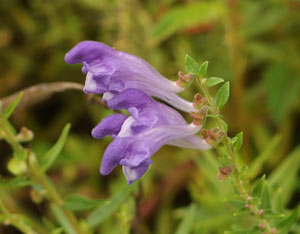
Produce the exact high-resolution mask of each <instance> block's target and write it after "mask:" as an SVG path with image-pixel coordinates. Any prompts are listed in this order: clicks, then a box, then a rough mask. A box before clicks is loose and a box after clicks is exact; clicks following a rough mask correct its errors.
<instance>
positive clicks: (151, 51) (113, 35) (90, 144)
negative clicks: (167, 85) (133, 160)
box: [0, 0, 300, 234]
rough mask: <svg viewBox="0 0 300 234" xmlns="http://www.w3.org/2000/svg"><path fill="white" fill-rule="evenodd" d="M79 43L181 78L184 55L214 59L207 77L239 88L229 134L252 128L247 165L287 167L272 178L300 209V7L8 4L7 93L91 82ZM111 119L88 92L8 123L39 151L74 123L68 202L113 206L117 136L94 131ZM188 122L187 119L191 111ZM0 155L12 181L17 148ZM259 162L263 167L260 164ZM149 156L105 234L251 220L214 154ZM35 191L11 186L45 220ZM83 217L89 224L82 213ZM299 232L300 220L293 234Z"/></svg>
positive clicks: (103, 1) (278, 0) (291, 2)
mask: <svg viewBox="0 0 300 234" xmlns="http://www.w3.org/2000/svg"><path fill="white" fill-rule="evenodd" d="M82 40H96V41H101V42H104V43H107V44H108V45H110V46H112V47H115V48H116V49H118V50H122V51H126V52H128V53H132V54H135V55H138V56H140V57H142V58H144V59H145V60H147V61H148V62H149V63H151V64H152V65H153V66H154V67H155V68H156V69H157V70H158V71H159V72H160V73H161V74H163V75H164V76H165V77H167V78H169V79H173V80H176V79H177V72H178V71H179V70H181V71H184V56H185V55H186V54H190V55H191V56H192V57H193V58H195V59H196V60H197V61H198V62H199V63H201V62H204V61H205V60H208V61H209V62H210V63H209V68H208V76H217V77H222V78H224V79H225V80H229V81H230V82H231V98H230V101H229V104H228V105H227V106H226V107H225V108H224V111H223V114H224V118H225V120H226V121H227V123H228V126H229V135H230V136H234V135H235V134H236V133H238V132H240V131H243V132H244V145H243V149H242V152H241V155H240V156H241V157H240V158H241V159H242V160H243V161H245V162H247V163H248V164H249V165H254V166H252V167H255V168H254V169H253V168H252V172H251V173H253V176H252V178H253V179H254V178H255V177H256V176H257V175H262V174H266V175H267V178H272V176H273V178H274V177H275V175H274V172H275V171H276V169H278V168H282V165H288V166H289V167H287V166H286V168H287V169H285V171H284V170H283V169H282V170H283V171H284V173H282V174H281V178H280V183H279V182H278V183H279V184H278V183H275V182H274V183H272V182H271V185H272V189H273V193H274V194H275V195H274V196H276V194H277V192H278V191H279V188H281V191H284V192H283V195H282V197H283V203H282V205H283V206H284V207H287V208H294V207H295V206H296V205H297V204H298V203H299V197H300V183H299V165H300V159H299V155H300V150H299V142H300V123H299V120H300V101H299V100H300V1H299V0H265V1H260V0H243V1H239V0H227V1H225V0H224V1H221V0H220V1H217V0H216V1H212V0H211V1H209V0H207V1H205V0H203V1H193V0H177V1H176V0H143V1H138V0H111V1H109V0H72V1H71V0H69V1H67V0H52V1H50V0H1V1H0V61H1V63H0V69H1V76H0V98H3V97H5V96H7V95H10V94H12V93H13V92H16V91H19V90H22V89H24V88H26V87H29V86H32V85H35V84H39V83H42V82H54V81H71V82H78V83H84V80H85V76H84V74H82V73H81V71H80V65H67V64H65V62H64V55H65V53H66V52H67V51H68V50H70V49H71V48H72V47H73V46H74V45H75V44H77V43H78V42H80V41H82ZM196 92H197V87H196V85H193V86H192V87H190V88H189V89H187V90H186V91H185V92H184V93H183V94H182V95H183V97H185V98H187V99H189V100H192V97H193V95H194V94H195V93H196ZM110 113H111V112H110V111H109V110H107V109H105V108H104V107H101V106H98V105H96V104H94V103H91V102H89V101H88V100H87V98H86V96H85V94H83V93H82V92H80V91H67V92H64V93H59V94H55V95H53V96H52V97H51V98H50V99H47V100H43V101H42V102H40V103H38V104H36V105H34V106H31V107H28V108H25V109H24V108H23V109H22V110H19V111H18V112H16V113H15V114H14V115H13V118H12V122H13V124H14V125H15V126H16V128H17V129H19V128H20V127H21V126H26V127H28V128H29V129H31V130H32V131H33V132H34V133H35V139H34V141H33V142H32V143H31V144H30V147H32V148H33V149H34V150H35V151H36V152H37V153H39V154H42V153H43V152H45V151H46V150H47V149H48V147H49V146H51V144H53V142H54V141H55V139H56V138H57V137H58V135H59V134H60V131H61V129H62V128H63V126H64V125H65V124H66V123H67V122H70V123H72V129H71V134H70V136H69V138H68V141H67V144H66V146H65V148H64V151H63V154H62V155H61V156H60V157H59V159H58V160H57V162H56V163H55V165H54V166H53V167H52V169H51V170H50V176H51V178H52V179H53V181H54V183H55V185H56V186H57V187H58V190H59V191H60V192H61V193H62V194H64V195H66V194H68V193H79V194H82V195H85V196H88V197H91V198H97V199H105V198H107V197H108V196H110V195H111V194H114V193H116V192H117V191H118V190H120V187H121V186H123V185H125V184H126V181H125V178H124V177H123V175H122V172H121V170H120V168H118V169H116V170H114V172H113V173H112V174H111V175H109V176H106V177H103V176H101V175H100V174H99V165H100V162H101V157H102V154H103V152H104V149H105V147H106V146H107V144H108V143H109V142H110V140H111V139H110V138H105V139H104V140H95V139H93V138H92V137H91V136H90V131H91V129H92V128H93V126H95V125H96V124H97V123H98V122H99V121H100V120H101V119H102V118H103V117H104V116H107V115H109V114H110ZM186 119H187V120H191V119H190V118H189V117H188V116H187V115H186ZM0 149H1V157H2V163H1V166H0V168H1V176H3V177H10V176H11V174H10V173H9V171H8V170H7V168H6V165H7V162H8V160H9V158H10V153H11V151H10V148H9V146H8V145H7V144H5V143H3V142H1V144H0ZM261 155H263V157H262V156H261ZM258 157H260V159H261V158H263V160H261V161H259V162H257V160H256V164H254V162H255V159H257V158H258ZM153 160H154V164H153V166H152V167H151V168H150V170H149V171H148V172H147V173H146V175H145V176H144V177H143V178H142V182H141V190H142V193H141V192H140V193H139V199H134V198H130V199H129V200H128V201H127V202H126V203H125V204H124V205H122V206H121V208H120V209H119V210H118V212H116V213H115V214H114V215H113V216H112V217H110V218H109V219H106V220H104V221H103V222H102V223H101V225H99V230H98V231H99V232H98V233H107V234H110V233H122V231H124V230H125V229H126V228H128V227H127V226H128V223H129V222H131V221H133V222H132V225H131V226H132V227H131V230H132V232H133V233H157V234H168V233H175V230H177V231H178V233H189V230H190V231H191V232H192V233H204V234H205V233H224V230H229V229H231V228H232V227H233V225H237V224H242V226H243V227H249V226H251V224H252V223H253V222H252V220H251V218H247V217H243V216H239V217H233V215H232V214H233V213H234V206H233V205H232V204H231V203H229V202H228V200H229V199H230V198H231V197H232V194H233V191H232V189H231V185H230V182H227V181H226V182H220V181H218V180H217V179H216V174H217V167H218V161H217V153H216V152H215V151H212V152H206V153H202V152H197V151H193V150H185V149H179V148H175V147H169V146H165V147H163V148H162V149H161V150H160V151H159V152H158V153H156V154H155V156H154V157H153ZM287 160H290V161H287ZM284 163H286V164H284ZM250 168H251V166H250ZM277 171H278V170H277ZM251 175H252V174H251ZM276 175H279V174H278V173H277V174H276ZM284 186H285V187H284ZM29 193H30V191H29V189H27V188H25V189H21V190H20V189H19V190H12V191H11V194H13V198H15V199H16V200H17V206H20V207H22V209H25V210H27V211H28V212H30V213H32V214H33V215H36V216H41V215H47V214H49V209H48V207H47V204H46V203H45V204H44V203H42V204H41V205H39V206H37V205H34V204H33V203H32V202H31V201H30V197H29ZM134 201H135V202H134ZM191 204H194V205H192V206H190V205H191ZM135 206H137V209H136V210H137V211H136V214H137V215H135V214H134V212H133V210H134V207H135ZM187 206H190V207H192V208H190V210H189V211H190V213H189V214H190V215H191V214H192V216H191V218H189V220H191V224H187V225H188V226H187V227H186V228H185V229H184V230H185V231H188V232H180V230H179V229H178V227H179V226H178V225H179V223H180V221H181V220H182V218H183V217H184V214H186V212H185V211H186V207H187ZM195 207H196V208H195ZM122 215H123V216H126V217H127V218H128V220H127V221H128V222H127V223H126V222H125V223H124V217H123V218H122ZM78 216H79V217H81V218H84V217H85V216H86V213H85V212H81V213H79V214H78ZM237 220H238V221H237ZM193 221H194V222H193ZM116 223H117V224H118V225H116ZM126 225H127V226H126ZM299 229H300V224H299V223H298V225H295V226H294V233H297V230H299ZM1 231H2V233H18V232H17V231H16V230H15V229H14V228H11V227H2V226H1V227H0V232H1ZM298 233H299V231H298Z"/></svg>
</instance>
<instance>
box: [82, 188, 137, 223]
mask: <svg viewBox="0 0 300 234" xmlns="http://www.w3.org/2000/svg"><path fill="white" fill-rule="evenodd" d="M137 185H138V183H137V182H136V183H133V184H131V185H126V186H125V187H124V188H123V189H121V191H120V192H119V193H117V194H115V195H113V196H112V197H111V198H109V199H108V200H107V201H106V202H105V203H104V204H103V205H101V206H100V207H99V208H97V209H96V210H94V211H93V212H92V213H91V214H90V215H89V216H88V217H87V224H88V226H89V227H91V228H93V227H96V226H98V225H99V224H100V223H102V222H103V221H104V220H105V219H106V218H108V217H109V216H110V215H111V214H113V213H114V212H115V211H116V210H117V209H118V208H119V207H120V206H121V205H122V204H123V202H125V201H126V200H127V199H128V197H129V195H130V194H131V193H132V192H133V191H134V190H135V189H136V188H137Z"/></svg>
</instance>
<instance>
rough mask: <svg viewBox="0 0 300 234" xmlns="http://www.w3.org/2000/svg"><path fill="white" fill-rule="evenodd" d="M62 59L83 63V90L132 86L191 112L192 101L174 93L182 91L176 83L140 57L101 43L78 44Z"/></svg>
mask: <svg viewBox="0 0 300 234" xmlns="http://www.w3.org/2000/svg"><path fill="white" fill-rule="evenodd" d="M65 61H66V62H67V63H69V64H74V63H82V64H83V68H82V71H83V72H84V73H85V74H87V77H86V83H85V87H84V91H85V92H86V93H96V94H102V93H104V92H108V91H110V92H113V93H119V92H122V91H123V90H125V89H128V88H135V89H140V90H142V91H144V92H145V93H147V94H148V95H150V96H155V97H158V98H161V99H162V100H164V101H166V102H168V103H169V104H171V105H173V106H174V107H176V108H178V109H180V110H183V111H188V112H189V111H195V108H194V107H193V105H192V103H190V102H187V101H186V100H184V99H182V98H181V97H179V96H178V95H177V94H176V93H178V92H181V91H183V88H181V87H178V86H177V85H176V82H173V81H170V80H168V79H166V78H165V77H163V76H162V75H161V74H159V73H158V72H157V71H156V70H155V69H154V68H153V67H152V66H151V65H150V64H149V63H147V62H146V61H145V60H143V59H142V58H139V57H136V56H134V55H131V54H128V53H125V52H121V51H117V50H115V49H113V48H111V47H109V46H107V45H105V44H103V43H101V42H96V41H83V42H80V43H78V44H77V45H76V46H75V47H74V48H73V49H71V50H70V51H69V52H68V53H67V54H66V56H65Z"/></svg>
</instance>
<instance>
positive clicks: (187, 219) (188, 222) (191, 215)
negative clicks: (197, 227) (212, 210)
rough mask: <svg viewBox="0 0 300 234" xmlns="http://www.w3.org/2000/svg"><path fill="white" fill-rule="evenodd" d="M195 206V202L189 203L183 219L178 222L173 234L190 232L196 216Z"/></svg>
mask: <svg viewBox="0 0 300 234" xmlns="http://www.w3.org/2000/svg"><path fill="white" fill-rule="evenodd" d="M196 211H197V207H196V205H195V204H191V205H190V206H189V208H188V209H187V210H186V212H185V215H184V217H183V220H182V221H181V222H180V224H179V226H178V228H177V230H176V232H175V234H188V233H191V231H192V228H193V225H194V221H195V217H196Z"/></svg>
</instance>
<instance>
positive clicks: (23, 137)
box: [16, 127, 34, 142]
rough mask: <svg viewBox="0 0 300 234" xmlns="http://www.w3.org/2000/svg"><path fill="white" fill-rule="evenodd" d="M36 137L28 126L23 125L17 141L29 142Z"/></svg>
mask: <svg viewBox="0 0 300 234" xmlns="http://www.w3.org/2000/svg"><path fill="white" fill-rule="evenodd" d="M33 137H34V134H33V132H32V131H31V130H29V129H28V128H26V127H22V128H21V131H20V132H19V134H18V135H17V137H16V138H17V141H19V142H28V141H31V140H32V139H33Z"/></svg>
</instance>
